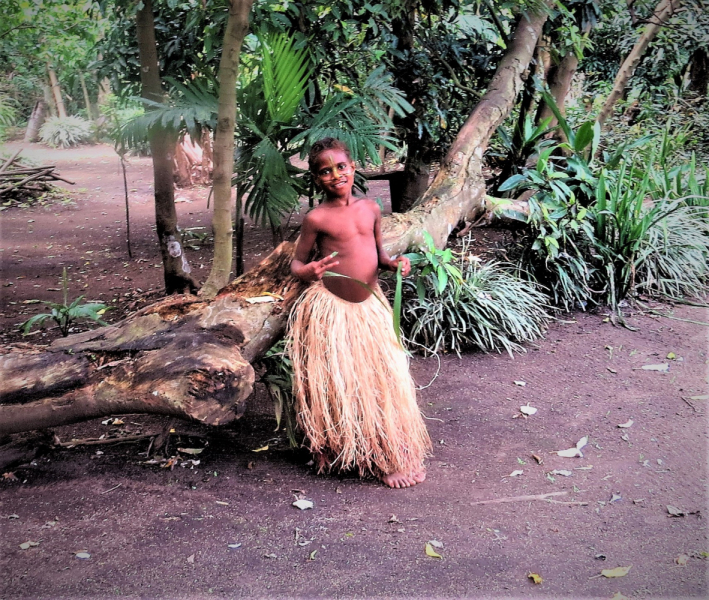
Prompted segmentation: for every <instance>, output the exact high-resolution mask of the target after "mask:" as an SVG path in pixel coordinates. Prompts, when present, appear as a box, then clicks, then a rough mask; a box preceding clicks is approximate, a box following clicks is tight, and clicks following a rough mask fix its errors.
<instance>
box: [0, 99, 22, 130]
mask: <svg viewBox="0 0 709 600" xmlns="http://www.w3.org/2000/svg"><path fill="white" fill-rule="evenodd" d="M17 116H18V114H17V103H16V102H15V101H14V100H13V99H12V98H11V97H10V96H8V95H7V94H3V93H2V92H0V141H2V140H3V139H4V138H5V132H6V131H7V128H8V127H11V126H12V125H14V124H15V122H16V121H17Z"/></svg>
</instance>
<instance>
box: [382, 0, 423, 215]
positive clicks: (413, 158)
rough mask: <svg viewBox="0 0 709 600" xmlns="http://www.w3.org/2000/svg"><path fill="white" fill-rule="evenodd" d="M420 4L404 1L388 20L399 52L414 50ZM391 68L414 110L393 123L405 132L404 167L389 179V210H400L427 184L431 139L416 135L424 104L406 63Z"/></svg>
mask: <svg viewBox="0 0 709 600" xmlns="http://www.w3.org/2000/svg"><path fill="white" fill-rule="evenodd" d="M420 4H421V1H420V0H406V1H405V2H404V5H403V7H402V9H401V14H400V15H399V16H398V17H397V18H396V19H394V21H393V22H392V31H393V33H394V35H395V36H396V38H397V50H398V51H399V52H401V53H406V52H411V51H412V50H413V49H414V41H415V40H414V29H415V27H416V10H417V8H418V6H419V5H420ZM397 62H398V61H397ZM394 70H395V73H396V81H395V84H396V87H398V88H399V89H400V90H402V91H403V92H404V94H405V95H406V100H407V101H408V102H409V103H410V104H412V105H413V106H414V112H412V113H411V114H408V115H406V116H405V117H403V118H401V119H399V120H398V122H397V125H398V126H399V127H401V128H402V129H403V130H404V131H405V132H406V135H405V139H406V146H407V153H406V160H405V161H404V170H403V171H402V172H400V173H396V174H394V175H393V176H392V178H391V180H390V181H389V189H390V190H391V210H392V212H396V213H403V212H406V211H408V210H409V209H410V208H411V207H412V206H413V205H414V204H415V203H416V201H417V200H418V199H419V198H420V197H421V196H422V195H423V193H424V192H425V191H426V188H427V187H428V179H429V174H430V172H431V146H432V141H431V138H430V135H429V134H428V133H427V132H426V131H425V130H424V131H423V132H422V134H421V135H420V136H419V128H418V126H417V121H418V120H419V119H420V118H422V116H423V113H425V112H426V109H427V107H426V106H423V103H422V102H420V98H419V91H418V89H417V85H416V84H415V83H414V82H413V81H412V79H413V78H412V77H411V74H410V72H409V69H408V65H407V64H406V62H403V63H401V64H399V65H398V67H396V66H395V69H394Z"/></svg>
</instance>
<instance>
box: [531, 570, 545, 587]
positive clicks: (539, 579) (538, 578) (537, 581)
mask: <svg viewBox="0 0 709 600" xmlns="http://www.w3.org/2000/svg"><path fill="white" fill-rule="evenodd" d="M527 577H528V578H529V579H531V580H532V581H533V582H534V583H535V584H536V585H539V584H540V583H542V581H544V579H543V578H542V576H541V575H540V574H539V573H527Z"/></svg>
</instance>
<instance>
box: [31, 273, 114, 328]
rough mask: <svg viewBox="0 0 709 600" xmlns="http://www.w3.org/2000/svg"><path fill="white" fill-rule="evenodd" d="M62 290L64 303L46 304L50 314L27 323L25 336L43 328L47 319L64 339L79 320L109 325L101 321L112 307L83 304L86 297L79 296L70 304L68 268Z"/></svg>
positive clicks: (34, 318) (89, 303) (43, 314)
mask: <svg viewBox="0 0 709 600" xmlns="http://www.w3.org/2000/svg"><path fill="white" fill-rule="evenodd" d="M62 290H63V292H64V302H63V303H61V304H58V303H55V302H45V304H46V305H47V307H49V308H50V309H51V312H49V313H42V314H39V315H35V316H33V317H31V318H30V319H28V320H27V321H25V322H24V323H23V324H22V325H21V326H20V329H22V332H23V334H24V335H27V334H28V333H29V331H30V329H32V327H34V326H35V325H39V326H41V325H42V324H43V323H44V322H45V321H46V320H47V319H52V320H53V321H54V322H55V323H56V324H57V325H58V326H59V331H61V332H62V335H63V336H64V337H66V336H68V335H69V327H70V326H71V324H72V323H74V321H77V320H79V319H89V320H91V321H94V322H95V323H98V324H99V325H108V323H105V322H104V321H102V320H101V315H103V313H105V312H106V311H107V310H110V307H108V306H106V305H105V304H101V303H100V302H85V303H83V304H82V302H81V301H82V300H83V299H84V296H79V297H78V298H77V299H76V300H74V301H73V302H71V303H69V299H68V280H67V274H66V267H65V268H64V271H63V273H62Z"/></svg>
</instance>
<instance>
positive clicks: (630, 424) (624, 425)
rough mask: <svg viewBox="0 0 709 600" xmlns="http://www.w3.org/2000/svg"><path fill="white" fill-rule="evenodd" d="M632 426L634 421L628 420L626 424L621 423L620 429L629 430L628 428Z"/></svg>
mask: <svg viewBox="0 0 709 600" xmlns="http://www.w3.org/2000/svg"><path fill="white" fill-rule="evenodd" d="M632 425H633V420H632V419H628V420H627V421H626V422H625V423H621V424H620V425H618V427H620V428H621V429H627V428H628V427H631V426H632Z"/></svg>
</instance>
